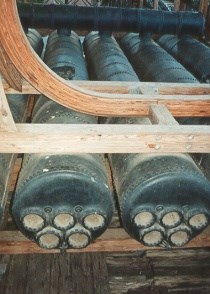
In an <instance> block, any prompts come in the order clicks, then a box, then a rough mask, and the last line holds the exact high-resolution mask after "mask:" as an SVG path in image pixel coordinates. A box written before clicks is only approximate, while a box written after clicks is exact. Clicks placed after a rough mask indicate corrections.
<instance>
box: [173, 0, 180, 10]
mask: <svg viewBox="0 0 210 294" xmlns="http://www.w3.org/2000/svg"><path fill="white" fill-rule="evenodd" d="M180 4H181V0H174V11H179V10H180Z"/></svg>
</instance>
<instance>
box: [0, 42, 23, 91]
mask: <svg viewBox="0 0 210 294" xmlns="http://www.w3.org/2000/svg"><path fill="white" fill-rule="evenodd" d="M0 75H2V76H3V77H4V79H5V80H6V81H7V83H8V84H9V85H10V87H13V88H14V89H16V90H19V91H21V89H22V77H21V75H20V74H19V72H18V71H17V70H16V68H15V66H14V65H13V64H12V63H11V61H10V59H9V57H8V55H7V53H6V51H5V50H4V48H3V47H2V45H1V39H0Z"/></svg>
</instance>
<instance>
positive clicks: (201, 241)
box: [0, 228, 210, 254]
mask: <svg viewBox="0 0 210 294" xmlns="http://www.w3.org/2000/svg"><path fill="white" fill-rule="evenodd" d="M199 247H210V234H209V231H208V230H207V231H206V232H203V233H202V234H200V235H199V236H197V237H196V238H194V239H193V240H192V241H190V242H189V243H188V244H187V245H186V246H185V248H199ZM157 249H160V248H157V247H154V248H152V250H157ZM142 250H143V251H145V250H151V248H149V247H145V246H143V245H142V244H140V243H139V242H137V241H135V240H134V239H131V238H130V237H129V236H128V234H127V233H126V232H125V231H124V230H123V229H121V228H110V229H108V230H107V231H106V232H105V233H104V234H103V235H102V236H101V237H100V238H99V239H97V240H96V241H94V242H93V243H92V244H91V245H89V246H88V247H86V248H84V249H80V250H77V249H68V250H67V252H68V253H70V252H72V253H73V252H134V251H142ZM163 250H164V249H163ZM167 250H168V249H167ZM59 252H60V251H59V250H57V249H53V250H45V249H42V248H40V247H38V245H36V244H35V243H33V242H31V241H30V240H28V239H27V238H26V237H24V236H23V235H22V234H21V233H20V232H19V231H1V232H0V254H32V253H42V254H43V253H59Z"/></svg>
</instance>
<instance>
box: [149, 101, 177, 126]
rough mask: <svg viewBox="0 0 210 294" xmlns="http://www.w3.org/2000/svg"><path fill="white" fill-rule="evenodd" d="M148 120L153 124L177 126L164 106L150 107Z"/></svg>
mask: <svg viewBox="0 0 210 294" xmlns="http://www.w3.org/2000/svg"><path fill="white" fill-rule="evenodd" d="M149 118H150V120H151V122H152V123H153V124H159V125H169V126H172V125H178V122H177V121H176V120H175V118H174V117H173V116H172V115H171V113H170V112H169V111H168V109H167V107H166V106H165V105H150V109H149Z"/></svg>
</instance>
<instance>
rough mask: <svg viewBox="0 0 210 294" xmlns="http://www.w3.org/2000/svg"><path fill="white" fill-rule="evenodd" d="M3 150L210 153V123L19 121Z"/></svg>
mask: <svg viewBox="0 0 210 294" xmlns="http://www.w3.org/2000/svg"><path fill="white" fill-rule="evenodd" d="M16 126H17V132H0V138H1V144H0V152H1V153H57V154H58V153H60V154H61V153H62V154H64V153H69V152H70V153H83V152H85V153H125V152H126V153H127V152H128V153H136V152H141V153H146V152H148V153H149V152H150V153H151V152H152V153H154V152H160V153H162V152H176V153H177V152H188V153H190V152H199V153H210V127H209V126H206V125H205V126H162V125H161V126H160V125H149V126H148V125H146V126H144V125H73V124H72V125H62V124H61V125H57V124H46V125H43V124H17V125H16Z"/></svg>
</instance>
